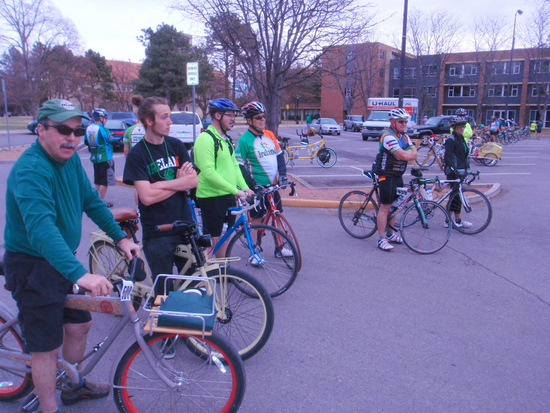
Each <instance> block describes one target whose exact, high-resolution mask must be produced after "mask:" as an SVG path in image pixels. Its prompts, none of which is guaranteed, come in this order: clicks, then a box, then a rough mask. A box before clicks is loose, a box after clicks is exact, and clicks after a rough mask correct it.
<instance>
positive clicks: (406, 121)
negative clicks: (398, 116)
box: [397, 120, 409, 123]
mask: <svg viewBox="0 0 550 413" xmlns="http://www.w3.org/2000/svg"><path fill="white" fill-rule="evenodd" d="M408 122H409V121H408V120H398V121H397V123H408Z"/></svg>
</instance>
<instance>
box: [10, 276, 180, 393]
mask: <svg viewBox="0 0 550 413" xmlns="http://www.w3.org/2000/svg"><path fill="white" fill-rule="evenodd" d="M127 282H129V281H127ZM128 297H129V294H128ZM65 307H66V308H72V309H76V310H87V311H91V312H97V313H103V314H108V315H112V316H121V317H122V318H121V319H120V320H119V321H118V322H117V323H116V324H115V325H114V327H113V328H112V329H111V331H110V332H109V334H107V336H106V337H105V338H104V339H103V340H102V341H101V342H99V343H98V344H96V345H95V346H94V347H93V349H92V350H91V351H90V352H88V353H87V354H85V355H84V357H83V358H82V359H81V360H80V361H78V362H77V363H75V364H71V363H69V362H67V361H65V360H64V359H63V358H62V355H61V353H62V352H59V356H58V360H57V368H58V369H60V370H61V371H62V373H61V375H59V376H58V377H57V379H58V382H59V380H60V379H63V384H62V389H64V388H65V386H67V385H69V384H71V385H76V384H77V383H78V382H79V381H80V378H82V377H86V376H87V375H88V374H89V373H90V372H91V371H92V370H93V369H94V368H95V366H96V365H97V363H98V362H99V360H101V358H102V357H103V356H104V355H105V353H106V352H107V351H108V350H109V348H110V347H111V345H112V344H113V343H114V342H115V340H116V339H117V337H118V336H119V335H120V333H121V332H122V331H123V330H124V327H125V326H126V325H128V324H132V329H133V331H134V337H135V339H136V341H137V342H138V343H139V346H140V348H141V349H142V351H143V354H144V355H145V358H146V359H147V361H148V363H149V364H150V366H151V369H153V370H154V371H155V373H156V374H157V376H158V377H159V378H160V379H161V380H162V381H163V382H164V383H166V385H167V386H170V387H172V388H173V387H175V386H176V384H175V383H174V382H173V381H171V380H170V379H169V378H168V377H167V376H166V375H165V374H164V373H163V372H162V371H161V370H160V369H159V368H158V367H157V365H156V361H155V359H154V357H153V355H152V354H151V352H150V350H149V348H148V346H147V345H146V343H145V340H144V339H143V334H142V325H141V323H140V322H139V321H140V319H139V317H138V315H137V313H136V311H135V310H134V308H133V307H132V304H131V301H129V300H124V299H123V298H121V297H92V296H89V295H80V294H78V295H77V294H69V295H67V298H66V301H65ZM0 313H1V314H2V315H4V316H6V323H5V324H4V325H2V326H0V336H1V335H3V334H4V333H5V332H6V331H7V330H8V328H10V327H12V328H16V329H17V330H18V332H20V331H19V330H20V329H19V324H18V323H19V320H18V317H17V315H13V313H12V312H11V311H9V309H8V308H7V306H5V304H3V303H0ZM9 316H11V317H9ZM124 350H126V349H124ZM124 350H123V351H124ZM94 353H95V354H94ZM90 357H91V359H90V360H89V361H88V362H87V363H86V365H85V366H84V368H83V369H82V370H78V369H77V366H79V365H80V364H82V363H83V362H84V361H85V360H87V359H88V358H90ZM5 360H11V361H15V362H18V363H21V366H20V367H19V366H13V365H12V364H10V365H9V369H10V370H15V371H20V372H22V373H24V374H25V373H30V371H31V365H32V361H31V355H30V354H22V353H19V352H17V351H11V350H6V349H0V368H2V367H3V366H4V361H5ZM115 369H116V363H114V364H113V366H112V368H111V373H110V376H109V377H110V382H111V383H113V380H114V375H115ZM113 387H114V386H113Z"/></svg>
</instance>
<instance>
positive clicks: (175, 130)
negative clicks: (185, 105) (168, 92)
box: [170, 112, 203, 149]
mask: <svg viewBox="0 0 550 413" xmlns="http://www.w3.org/2000/svg"><path fill="white" fill-rule="evenodd" d="M170 119H172V124H171V125H170V136H172V137H173V138H177V139H179V140H180V141H182V142H184V143H185V145H186V146H187V148H188V149H190V148H191V147H192V146H193V143H194V142H193V127H194V128H195V139H196V138H197V136H199V133H201V132H202V130H203V129H202V122H201V117H200V116H199V115H198V114H196V113H193V112H172V114H171V115H170Z"/></svg>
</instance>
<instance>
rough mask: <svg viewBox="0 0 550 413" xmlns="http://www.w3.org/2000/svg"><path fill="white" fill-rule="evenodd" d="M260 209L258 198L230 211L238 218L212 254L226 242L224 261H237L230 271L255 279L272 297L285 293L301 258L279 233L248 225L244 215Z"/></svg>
mask: <svg viewBox="0 0 550 413" xmlns="http://www.w3.org/2000/svg"><path fill="white" fill-rule="evenodd" d="M258 205H259V199H258V196H257V195H254V197H253V198H252V199H249V200H248V201H245V202H242V200H239V206H235V207H231V208H229V210H228V211H229V213H230V214H232V215H235V216H236V217H237V218H236V220H235V223H234V224H233V225H232V226H231V227H229V228H228V229H227V231H226V232H225V233H224V234H223V235H222V236H221V237H220V239H219V240H218V242H217V243H216V245H215V246H214V249H213V251H212V254H215V253H216V251H217V250H218V249H219V248H220V247H221V246H222V245H223V243H225V242H226V241H228V242H229V243H228V245H227V251H226V254H225V255H226V257H240V258H241V259H240V260H238V261H232V262H231V266H230V268H233V269H235V268H236V269H238V270H241V271H244V272H247V273H249V274H250V275H252V276H253V277H255V278H256V279H258V280H259V281H260V282H261V283H262V285H263V286H264V287H265V289H266V290H267V291H268V293H269V295H271V297H276V296H278V295H281V294H283V293H284V292H285V291H287V290H288V289H289V288H290V287H291V286H292V284H293V283H294V281H295V280H296V276H297V275H298V271H299V269H300V257H299V255H298V250H297V249H296V246H295V244H294V242H293V241H292V239H291V238H290V237H289V236H288V235H287V234H286V233H285V232H283V231H281V230H280V229H277V228H275V227H272V226H270V225H264V224H251V223H250V221H249V220H248V218H247V214H246V212H247V211H249V210H251V209H253V208H256V207H257V206H258Z"/></svg>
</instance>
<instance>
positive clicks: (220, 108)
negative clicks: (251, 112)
mask: <svg viewBox="0 0 550 413" xmlns="http://www.w3.org/2000/svg"><path fill="white" fill-rule="evenodd" d="M240 111H241V110H240V109H239V108H238V107H237V105H235V104H234V103H233V101H231V100H230V99H227V98H219V99H212V100H209V101H208V112H209V113H210V114H214V113H216V112H240Z"/></svg>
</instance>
